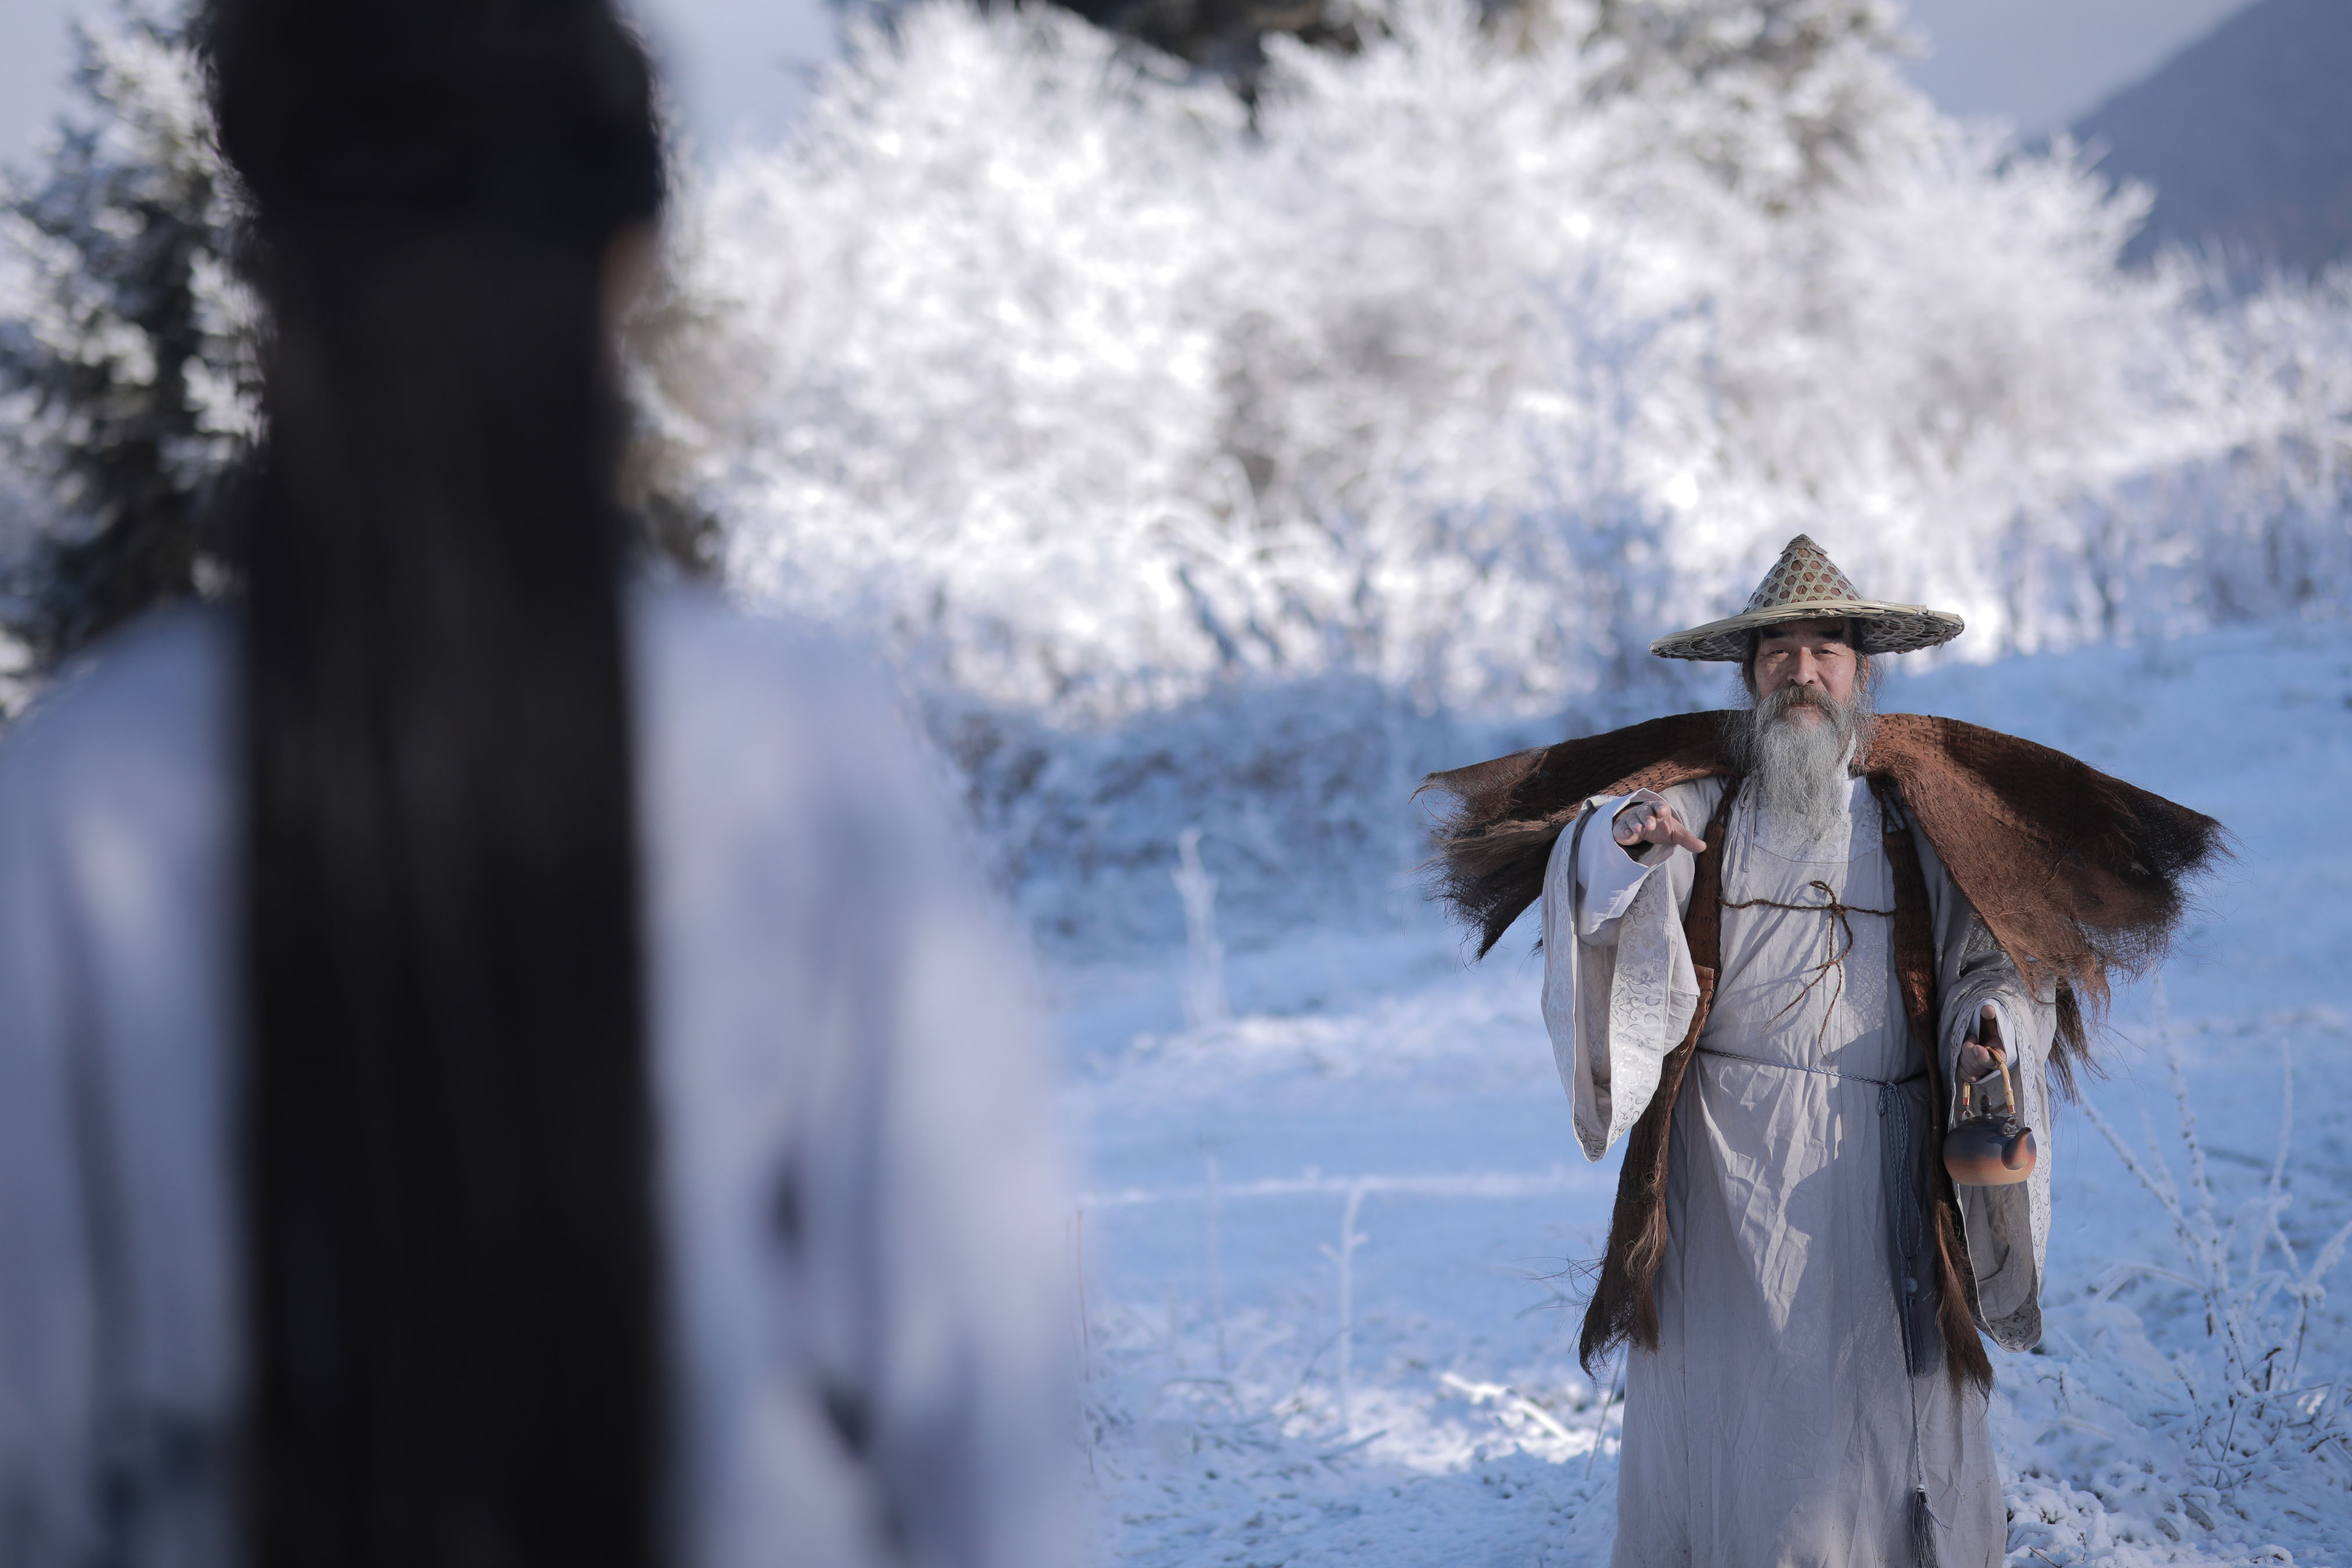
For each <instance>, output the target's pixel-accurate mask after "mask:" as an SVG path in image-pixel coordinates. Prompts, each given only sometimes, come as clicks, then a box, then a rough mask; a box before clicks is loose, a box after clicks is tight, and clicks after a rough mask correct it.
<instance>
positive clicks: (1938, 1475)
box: [1544, 779, 2052, 1568]
mask: <svg viewBox="0 0 2352 1568" xmlns="http://www.w3.org/2000/svg"><path fill="white" fill-rule="evenodd" d="M1722 789H1723V783H1722V781H1721V780H1719V779H1709V780H1703V781H1699V782H1697V783H1695V784H1683V785H1677V786H1675V787H1674V788H1672V789H1669V790H1667V791H1665V792H1664V796H1663V798H1664V799H1665V800H1667V801H1668V802H1670V803H1671V804H1672V805H1674V806H1675V811H1676V813H1677V814H1678V815H1679V816H1681V817H1682V818H1683V820H1684V822H1685V824H1686V825H1689V826H1692V828H1693V830H1694V831H1695V832H1697V833H1700V834H1702V835H1703V834H1704V833H1705V832H1706V824H1707V822H1708V819H1709V817H1710V816H1711V814H1712V812H1713V810H1714V808H1715V805H1716V804H1717V801H1718V800H1719V798H1720V797H1721V794H1722ZM1624 804H1625V802H1624V800H1623V799H1616V800H1598V801H1595V802H1593V803H1591V807H1592V809H1591V813H1590V815H1589V816H1588V817H1587V818H1586V821H1587V822H1598V823H1601V824H1606V823H1608V822H1609V821H1610V820H1611V818H1612V816H1614V813H1615V811H1616V810H1617V809H1619V808H1620V807H1622V805H1624ZM1726 840H1727V841H1726V843H1725V845H1724V846H1723V897H1724V900H1725V902H1726V906H1727V907H1726V909H1725V910H1724V916H1723V924H1722V937H1721V948H1720V953H1719V973H1718V975H1717V982H1716V989H1715V994H1714V1001H1713V1004H1712V1006H1711V1009H1710V1011H1709V1014H1708V1017H1707V1022H1706V1027H1705V1029H1704V1030H1703V1031H1702V1033H1701V1036H1700V1040H1699V1051H1700V1054H1699V1055H1698V1056H1697V1057H1696V1058H1694V1059H1693V1061H1692V1063H1691V1066H1690V1068H1689V1069H1688V1071H1687V1074H1686V1076H1685V1079H1684V1081H1683V1088H1682V1091H1681V1094H1680V1096H1679V1098H1678V1099H1677V1100H1676V1103H1675V1117H1674V1125H1673V1130H1672V1134H1671V1141H1670V1145H1669V1154H1668V1165H1667V1170H1668V1183H1667V1204H1666V1208H1667V1223H1668V1231H1669V1245H1668V1251H1667V1255H1666V1258H1665V1261H1664V1265H1663V1266H1662V1268H1660V1271H1659V1275H1658V1278H1657V1280H1656V1282H1655V1300H1656V1303H1657V1307H1658V1310H1659V1319H1660V1342H1659V1346H1658V1349H1657V1351H1656V1352H1654V1353H1653V1352H1639V1351H1637V1352H1633V1353H1632V1354H1631V1355H1630V1356H1629V1358H1628V1362H1627V1368H1626V1414H1625V1420H1626V1426H1625V1439H1624V1449H1623V1456H1622V1465H1621V1468H1620V1472H1619V1500H1618V1518H1619V1524H1618V1542H1617V1553H1616V1559H1615V1561H1616V1563H1618V1564H1619V1565H1620V1568H1647V1565H1650V1564H1664V1563H1675V1564H1708V1565H1715V1568H1769V1565H1778V1564H1790V1565H1794V1564H1808V1565H1813V1564H1822V1565H1835V1568H1843V1565H1849V1564H1850V1565H1853V1568H1860V1565H1861V1564H1864V1563H1870V1564H1876V1563H1912V1562H1915V1561H1918V1560H1919V1559H1920V1554H1919V1553H1918V1552H1916V1542H1915V1537H1914V1533H1913V1532H1914V1528H1915V1524H1916V1516H1915V1513H1914V1511H1913V1510H1914V1506H1915V1505H1914V1495H1915V1494H1924V1500H1925V1512H1926V1515H1927V1523H1928V1533H1929V1535H1930V1536H1931V1537H1932V1541H1933V1545H1932V1549H1931V1550H1932V1552H1934V1554H1935V1558H1936V1560H1937V1561H1939V1562H1940V1563H1942V1564H1943V1565H1944V1568H1960V1565H1963V1564H1967V1565H1978V1564H1985V1563H1998V1562H1999V1561H2000V1558H2001V1555H2002V1550H2003V1547H2004V1545H2005V1537H2006V1530H2005V1527H2004V1523H2003V1520H2002V1509H2001V1500H2000V1488H1999V1482H1998V1477H1997V1475H1996V1473H1995V1469H1994V1466H1993V1462H1992V1458H1991V1452H1990V1436H1989V1434H1988V1432H1987V1429H1986V1423H1985V1408H1984V1400H1983V1397H1982V1396H1981V1395H1980V1394H1978V1393H1976V1392H1975V1391H1974V1390H1966V1391H1959V1392H1955V1391H1954V1390H1953V1389H1952V1388H1951V1386H1950V1384H1949V1383H1948V1380H1947V1378H1946V1376H1945V1373H1944V1369H1943V1367H1942V1364H1941V1355H1940V1352H1939V1351H1938V1350H1937V1345H1936V1342H1935V1330H1934V1326H1933V1322H1932V1316H1931V1315H1929V1314H1927V1313H1925V1312H1924V1311H1921V1310H1914V1311H1912V1312H1910V1313H1909V1314H1907V1316H1908V1317H1909V1318H1910V1320H1911V1321H1909V1323H1908V1324H1906V1321H1905V1320H1906V1312H1905V1311H1904V1310H1903V1308H1902V1306H1901V1305H1900V1303H1902V1302H1904V1301H1905V1300H1913V1301H1914V1302H1915V1303H1917V1302H1924V1301H1925V1300H1927V1296H1928V1295H1929V1294H1931V1292H1932V1287H1933V1270H1932V1264H1931V1261H1930V1259H1931V1258H1932V1240H1931V1239H1930V1237H1931V1235H1932V1233H1930V1232H1927V1231H1926V1229H1925V1224H1926V1219H1927V1215H1926V1214H1925V1212H1924V1210H1923V1209H1922V1208H1920V1207H1919V1206H1918V1205H1917V1201H1916V1177H1917V1173H1918V1172H1919V1171H1920V1169H1921V1158H1920V1154H1919V1151H1920V1150H1921V1149H1922V1147H1923V1140H1924V1139H1925V1138H1926V1136H1927V1121H1928V1105H1927V1087H1926V1078H1925V1072H1924V1066H1923V1064H1921V1063H1920V1062H1919V1060H1918V1055H1917V1047H1916V1044H1915V1043H1914V1041H1913V1040H1912V1038H1911V1034H1910V1028H1909V1024H1908V1021H1907V1019H1906V1016H1905V1015H1904V1011H1903V1008H1902V1005H1901V1002H1900V992H1899V990H1898V988H1897V987H1898V984H1899V982H1898V980H1897V977H1896V974H1895V967H1894V946H1893V941H1892V936H1893V919H1892V912H1891V911H1892V910H1893V908H1894V884H1893V878H1892V872H1891V868H1890V867H1889V866H1888V864H1887V860H1886V856H1885V849H1884V847H1883V844H1882V839H1881V824H1880V820H1879V810H1878V806H1877V804H1876V802H1875V800H1874V798H1873V797H1872V795H1870V793H1869V791H1868V788H1867V786H1866V785H1865V784H1863V782H1862V781H1859V780H1857V781H1854V784H1853V788H1852V789H1851V790H1850V792H1849V795H1848V799H1847V812H1846V815H1845V816H1844V817H1843V819H1842V821H1841V822H1840V823H1839V824H1838V825H1837V826H1835V827H1834V828H1833V829H1832V831H1831V832H1830V833H1829V834H1828V835H1827V836H1826V837H1817V836H1815V835H1812V834H1810V833H1805V832H1802V831H1799V832H1797V833H1795V834H1791V833H1790V831H1789V830H1788V829H1787V828H1786V827H1784V826H1781V825H1778V824H1776V823H1774V822H1773V821H1772V820H1771V819H1770V818H1769V815H1768V814H1767V813H1766V812H1764V811H1763V810H1762V809H1761V807H1760V805H1759V803H1758V802H1756V801H1755V800H1754V799H1753V798H1752V797H1746V798H1743V799H1742V800H1740V801H1739V802H1738V803H1737V804H1736V805H1735V806H1734V809H1733V813H1732V817H1731V821H1730V823H1729V825H1728V828H1727V833H1726ZM1915 842H1916V834H1915ZM1919 849H1920V856H1919V858H1920V861H1921V870H1922V873H1923V875H1924V878H1925V880H1926V882H1927V890H1928V903H1929V906H1930V916H1931V921H1932V926H1933V931H1934V934H1935V937H1936V943H1937V958H1938V981H1939V985H1940V995H1941V1002H1942V1005H1941V1011H1942V1015H1943V1016H1942V1019H1941V1026H1940V1030H1939V1036H1938V1042H1939V1048H1940V1050H1941V1052H1942V1056H1943V1064H1944V1068H1945V1071H1946V1073H1947V1074H1949V1072H1950V1070H1951V1068H1952V1066H1953V1064H1954V1059H1955V1058H1956V1056H1957V1053H1958V1047H1959V1043H1960V1041H1961V1039H1962V1038H1963V1037H1965V1036H1966V1035H1967V1034H1968V1032H1969V1025H1970V1024H1971V1023H1972V1022H1973V1020H1974V1019H1975V1017H1976V1016H1977V1013H1978V1010H1979V1008H1980V1007H1981V1006H1982V1005H1984V1004H1985V1003H1986V1002H1988V1001H1997V1002H1998V1003H1999V1005H2000V1007H2001V1008H2002V1010H2003V1012H2004V1014H2005V1016H2006V1017H2007V1018H2009V1019H2015V1020H2020V1021H2021V1023H2022V1026H2023V1029H2024V1033H2023V1034H2022V1035H2018V1034H2013V1033H2010V1032H2009V1031H2007V1030H2005V1031H2004V1035H2005V1037H2007V1038H2010V1039H2011V1041H2012V1043H2013V1044H2014V1045H2015V1046H2016V1047H2017V1048H2018V1055H2019V1057H2020V1058H2021V1063H2022V1065H2023V1067H2024V1068H2025V1070H2024V1071H2023V1072H2022V1073H2021V1075H2020V1076H2021V1085H2020V1087H2021V1091H2022V1094H2021V1098H2022V1099H2023V1101H2024V1111H2025V1114H2026V1116H2027V1118H2028V1120H2030V1121H2032V1122H2033V1124H2034V1125H2035V1127H2036V1128H2037V1131H2042V1130H2046V1128H2047V1126H2048V1116H2047V1101H2046V1097H2045V1096H2044V1095H2043V1094H2042V1062H2043V1060H2044V1059H2045V1057H2046V1053H2047V1049H2048V1046H2049V1039H2050V1031H2051V1022H2052V1020H2051V1017H2050V1014H2049V1010H2048V1009H2046V1008H2042V1007H2040V1006H2039V1005H2037V1004H2035V1003H2034V1002H2033V1000H2032V997H2031V996H2029V995H2028V994H2025V993H2024V991H2023V988H2022V987H2021V986H2020V985H2019V984H2018V983H2017V980H2016V976H2015V973H2014V972H2013V971H2012V970H2011V967H2010V966H2009V964H2008V962H2007V960H2006V959H2005V958H2002V957H2001V956H2000V952H1999V950H1998V948H1997V947H1996V946H1994V945H1993V944H1992V943H1991V942H1990V939H1989V938H1985V937H1983V936H1982V931H1981V926H1980V924H1979V922H1978V921H1976V919H1975V916H1974V912H1973V911H1972V910H1969V907H1968V905H1967V902H1966V900H1964V899H1962V898H1961V897H1960V896H1959V895H1958V890H1957V889H1955V888H1953V887H1952V886H1951V883H1950V879H1949V878H1948V876H1947V875H1946V874H1945V873H1944V870H1943V868H1942V866H1941V864H1940V862H1939V861H1938V860H1937V858H1936V857H1935V854H1934V851H1933V849H1932V847H1929V846H1926V845H1924V844H1922V845H1919ZM1586 854H1592V855H1593V857H1594V860H1595V862H1596V864H1595V867H1594V869H1593V871H1592V873H1591V874H1590V876H1588V875H1587V874H1586V871H1585V867H1584V857H1585V855H1586ZM1612 856H1614V857H1615V859H1614V860H1613V861H1612V859H1611V857H1612ZM1649 859H1650V862H1651V863H1650V864H1649V865H1647V866H1646V867H1636V868H1632V869H1631V870H1629V869H1628V866H1629V865H1630V859H1629V858H1628V857H1626V856H1625V855H1624V854H1623V852H1622V850H1619V849H1617V848H1616V847H1615V846H1614V844H1613V842H1612V840H1610V839H1609V838H1608V837H1605V834H1604V833H1594V834H1590V835H1585V836H1583V837H1582V841H1581V842H1580V840H1579V837H1578V836H1577V835H1573V834H1568V835H1563V836H1562V840H1561V844H1560V846H1559V847H1557V848H1556V849H1555V851H1554V854H1553V857H1552V861H1551V865H1550V868H1549V872H1548V874H1547V879H1546V887H1545V910H1544V924H1545V946H1546V963H1545V1015H1546V1019H1547V1022H1548V1023H1549V1025H1550V1026H1551V1030H1552V1035H1553V1040H1554V1044H1555V1048H1556V1050H1557V1052H1558V1054H1559V1062H1560V1068H1561V1073H1562V1077H1563V1079H1566V1080H1567V1086H1568V1089H1569V1091H1570V1097H1571V1100H1573V1102H1574V1107H1575V1121H1576V1125H1577V1130H1578V1135H1579V1138H1580V1141H1581V1142H1583V1144H1584V1147H1585V1149H1586V1152H1587V1153H1588V1154H1589V1155H1591V1156H1592V1157H1594V1158H1598V1157H1599V1156H1600V1154H1601V1152H1603V1151H1604V1149H1605V1148H1606V1147H1607V1145H1608V1144H1609V1143H1610V1142H1613V1141H1614V1140H1615V1139H1616V1138H1617V1137H1619V1136H1620V1135H1622V1133H1623V1132H1624V1131H1627V1130H1629V1129H1630V1128H1631V1127H1632V1126H1633V1123H1634V1122H1635V1121H1638V1120H1639V1119H1640V1117H1641V1115H1642V1113H1643V1110H1646V1109H1647V1107H1648V1105H1649V1102H1650V1100H1651V1098H1652V1096H1653V1094H1654V1091H1655V1089H1656V1086H1657V1083H1658V1078H1659V1067H1660V1063H1661V1062H1662V1060H1663V1058H1664V1056H1665V1054H1666V1052H1667V1051H1668V1050H1670V1049H1671V1048H1672V1047H1674V1046H1675V1044H1677V1043H1678V1042H1679V1041H1680V1040H1681V1039H1682V1037H1683V1036H1684V1035H1685V1033H1686V1032H1687V1030H1688V1027H1689V1023H1690V1019H1691V1016H1692V1013H1693V1010H1694V1008H1695V1006H1696V1000H1697V991H1698V986H1697V978H1696V972H1695V971H1694V969H1693V967H1692V964H1691V959H1690V954H1689V950H1688V948H1687V946H1686V945H1685V942H1684V938H1683V934H1682V926H1683V920H1684V918H1685V911H1686V909H1687V904H1688V900H1689V897H1690V889H1691V882H1692V870H1693V860H1692V856H1691V855H1690V853H1689V852H1687V851H1685V850H1680V849H1672V850H1662V849H1658V848H1653V849H1651V850H1650V851H1649ZM1660 873H1663V874H1660ZM1580 884H1581V892H1582V894H1584V895H1587V896H1589V897H1590V900H1591V902H1590V903H1589V904H1585V907H1584V908H1583V909H1582V910H1581V919H1580V920H1575V921H1573V924H1574V926H1575V927H1576V928H1577V929H1576V930H1574V931H1571V923H1572V917H1571V913H1570V911H1571V909H1572V908H1573V907H1574V906H1576V905H1577V904H1580V903H1583V902H1584V900H1583V899H1581V898H1580V897H1579V896H1578V895H1579V890H1580V888H1579V885H1580ZM1824 888H1825V889H1828V891H1827V893H1826V894H1824V892H1823V891H1822V889H1824ZM1831 899H1834V900H1837V901H1838V902H1839V903H1841V904H1843V906H1845V909H1844V911H1843V912H1842V913H1836V912H1832V911H1831V910H1829V908H1828V900H1831ZM1739 904H1749V905H1750V906H1751V907H1748V908H1734V907H1731V906H1735V905H1739ZM1772 905H1794V906H1798V907H1797V908H1794V909H1782V908H1774V907H1771V906H1772ZM1816 911H1820V912H1816ZM1832 958H1835V959H1837V960H1839V962H1837V963H1824V961H1825V960H1828V959H1832ZM2046 1146H2047V1145H2046V1135H2045V1150H2046ZM2048 1173H2049V1160H2048V1158H2047V1156H2046V1153H2045V1157H2044V1159H2043V1160H2042V1164H2041V1168H2040V1169H2039V1171H2038V1172H2037V1173H2036V1176H2035V1178H2034V1180H2033V1182H2032V1183H2031V1184H2022V1185H2021V1186H2018V1187H2009V1188H1963V1189H1961V1192H1962V1212H1963V1218H1964V1220H1965V1221H1966V1223H1967V1230H1968V1235H1967V1237H1966V1244H1967V1246H1968V1247H1969V1257H1970V1262H1971V1265H1972V1268H1973V1271H1974V1274H1975V1277H1976V1282H1977V1285H1978V1288H1979V1297H1980V1301H1981V1305H1982V1307H1983V1310H1984V1314H1985V1321H1986V1322H1987V1324H1988V1325H1989V1326H1990V1328H1992V1329H1993V1331H1994V1332H1995V1336H1996V1338H1999V1339H2000V1340H2001V1342H2004V1343H2011V1344H2017V1343H2031V1342H2032V1339H2033V1338H2034V1337H2038V1334H2039V1306H2038V1292H2039V1271H2040V1262H2041V1254H2042V1239H2043V1237H2046V1235H2047V1215H2048V1208H2047V1193H2048ZM1980 1232H1981V1234H1979V1233H1980ZM2028 1237H2030V1238H2031V1245H2019V1244H2020V1243H2023V1242H2025V1241H2026V1240H2027V1238H2028ZM1906 1253H1907V1256H1906ZM1906 1279H1909V1280H1910V1282H1911V1289H1912V1290H1913V1291H1914V1292H1916V1294H1915V1295H1912V1296H1909V1297H1906V1293H1905V1289H1904V1287H1905V1282H1906ZM1906 1343H1907V1344H1909V1345H1911V1346H1912V1347H1913V1348H1912V1349H1910V1350H1907V1351H1906Z"/></svg>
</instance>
